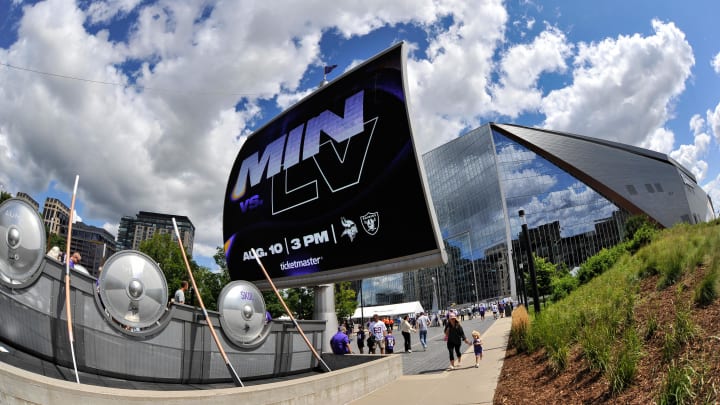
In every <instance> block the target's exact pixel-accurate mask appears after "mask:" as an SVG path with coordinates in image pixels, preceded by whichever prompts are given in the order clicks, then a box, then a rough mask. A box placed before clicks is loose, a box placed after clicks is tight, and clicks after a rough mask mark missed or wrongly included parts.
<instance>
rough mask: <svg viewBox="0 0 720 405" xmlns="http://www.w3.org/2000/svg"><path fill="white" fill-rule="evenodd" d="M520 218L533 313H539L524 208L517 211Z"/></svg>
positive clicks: (535, 277) (532, 259)
mask: <svg viewBox="0 0 720 405" xmlns="http://www.w3.org/2000/svg"><path fill="white" fill-rule="evenodd" d="M518 215H520V219H521V220H522V232H523V234H524V235H525V237H524V238H523V239H525V252H526V253H527V259H528V266H529V270H530V282H531V283H532V290H533V291H532V293H533V308H535V313H536V314H539V313H540V294H539V293H538V285H537V276H536V275H535V259H534V258H533V253H532V245H531V244H530V232H528V226H527V220H525V210H520V211H518Z"/></svg>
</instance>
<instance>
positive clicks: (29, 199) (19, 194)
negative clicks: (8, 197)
mask: <svg viewBox="0 0 720 405" xmlns="http://www.w3.org/2000/svg"><path fill="white" fill-rule="evenodd" d="M15 197H16V198H19V199H21V200H23V201H26V202H28V203H29V204H30V205H32V206H33V208H35V211H37V212H40V203H38V202H37V201H35V199H34V198H32V197H30V194H28V193H23V192H22V191H18V192H17V194H15Z"/></svg>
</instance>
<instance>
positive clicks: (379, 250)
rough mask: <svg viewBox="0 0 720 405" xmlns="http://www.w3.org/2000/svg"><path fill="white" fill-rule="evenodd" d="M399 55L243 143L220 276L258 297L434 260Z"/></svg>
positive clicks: (343, 80)
mask: <svg viewBox="0 0 720 405" xmlns="http://www.w3.org/2000/svg"><path fill="white" fill-rule="evenodd" d="M404 66H405V59H404V51H403V44H402V43H401V44H398V45H396V46H394V47H392V48H390V49H388V50H386V51H385V52H383V53H381V54H379V55H377V56H375V57H374V58H373V59H371V60H369V61H367V62H365V63H363V64H362V65H359V66H357V67H355V68H354V69H352V70H351V71H349V72H346V73H345V74H343V75H342V76H341V77H340V78H338V79H337V80H335V81H334V82H332V83H330V84H328V85H326V86H324V87H321V88H320V89H318V90H317V91H316V92H314V93H313V94H311V95H309V96H307V97H306V98H305V99H303V100H301V101H300V102H298V103H297V104H296V105H294V106H293V107H291V108H289V109H288V110H286V111H284V112H283V113H282V114H280V115H279V116H277V117H276V118H275V119H273V120H272V121H270V122H269V123H268V124H266V125H265V126H263V127H262V128H261V129H259V130H257V131H256V132H254V133H253V134H252V135H250V136H249V137H248V138H247V140H246V141H245V143H244V144H243V145H242V147H241V149H240V151H239V153H238V156H237V159H236V161H235V163H234V165H233V168H232V171H231V173H230V178H229V180H228V185H227V189H226V193H225V204H224V212H223V235H224V239H225V252H226V258H227V265H228V269H229V271H230V276H231V278H232V279H233V280H248V281H253V282H255V283H256V284H257V285H258V286H259V287H260V288H266V287H267V283H266V282H264V280H265V277H264V275H263V273H262V270H261V269H260V267H259V266H258V264H257V263H256V261H255V257H254V255H253V253H252V249H255V251H256V252H257V255H258V257H259V258H260V259H261V260H262V262H263V265H264V266H265V268H266V269H267V271H268V273H269V274H270V277H272V279H273V282H274V283H275V284H276V285H277V286H278V287H283V288H285V287H294V286H309V285H317V284H322V283H333V282H337V281H343V280H357V279H361V278H365V277H370V276H375V275H381V274H390V273H397V272H401V271H407V270H410V269H416V268H421V267H429V266H436V265H440V264H441V263H443V262H444V261H446V259H445V256H444V254H445V253H444V251H443V249H442V246H443V245H442V243H441V239H440V235H439V232H438V226H437V220H436V219H435V214H434V211H433V209H432V203H431V201H430V197H429V192H428V189H427V185H426V182H425V178H424V175H423V172H422V168H421V162H420V160H419V156H418V153H417V151H416V148H415V145H414V142H413V137H412V133H411V127H410V122H409V119H408V109H407V105H406V92H405V78H404Z"/></svg>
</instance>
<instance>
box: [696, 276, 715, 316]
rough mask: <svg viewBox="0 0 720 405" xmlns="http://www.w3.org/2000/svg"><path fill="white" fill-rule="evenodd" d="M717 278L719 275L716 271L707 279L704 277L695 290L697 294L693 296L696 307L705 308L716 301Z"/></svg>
mask: <svg viewBox="0 0 720 405" xmlns="http://www.w3.org/2000/svg"><path fill="white" fill-rule="evenodd" d="M717 278H718V273H717V272H716V271H709V272H708V273H707V274H706V275H705V277H703V279H702V281H700V284H698V286H697V287H696V288H695V294H694V295H693V300H694V301H695V305H697V306H701V307H705V306H708V305H710V304H712V303H713V301H715V299H716V298H717V296H718V292H717Z"/></svg>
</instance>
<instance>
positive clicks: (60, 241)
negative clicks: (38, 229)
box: [45, 230, 66, 252]
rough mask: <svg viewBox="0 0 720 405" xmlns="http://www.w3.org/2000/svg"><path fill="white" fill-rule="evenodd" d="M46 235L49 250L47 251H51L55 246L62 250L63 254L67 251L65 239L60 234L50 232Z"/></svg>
mask: <svg viewBox="0 0 720 405" xmlns="http://www.w3.org/2000/svg"><path fill="white" fill-rule="evenodd" d="M45 234H46V235H47V249H46V250H50V248H52V247H53V246H57V247H58V248H60V251H61V252H64V251H65V242H66V239H65V238H63V237H62V236H60V235H58V234H55V233H50V231H49V230H48V231H47V232H46V233H45Z"/></svg>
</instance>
